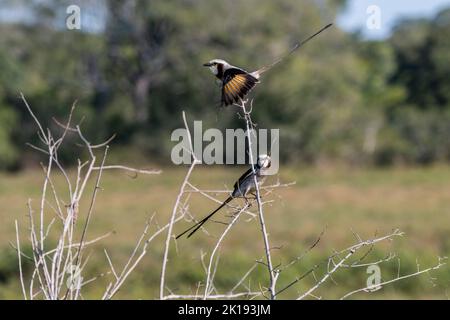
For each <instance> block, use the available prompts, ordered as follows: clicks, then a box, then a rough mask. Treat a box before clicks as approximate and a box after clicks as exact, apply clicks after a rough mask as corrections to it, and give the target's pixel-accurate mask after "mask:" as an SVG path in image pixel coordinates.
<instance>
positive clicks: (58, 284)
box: [16, 95, 170, 300]
mask: <svg viewBox="0 0 450 320" xmlns="http://www.w3.org/2000/svg"><path fill="white" fill-rule="evenodd" d="M21 97H22V100H23V102H24V103H25V106H26V107H27V110H28V112H29V114H30V115H31V116H32V118H33V119H34V121H35V123H36V125H37V128H38V133H37V134H38V137H39V139H40V145H39V146H35V145H31V144H29V146H30V147H32V148H33V149H35V150H37V151H39V152H42V153H43V154H45V155H46V156H47V159H48V160H47V162H46V163H45V164H43V165H42V168H43V171H44V175H45V180H44V183H43V187H42V193H41V197H40V201H39V207H38V209H37V210H35V209H34V207H33V205H32V201H31V199H29V200H28V218H29V226H28V227H29V232H30V234H29V240H30V243H31V247H32V250H33V254H32V257H28V256H26V255H24V254H23V252H22V251H21V246H20V240H19V238H20V237H19V226H18V222H17V220H16V249H17V253H18V257H19V270H20V283H21V287H22V292H23V296H24V298H25V299H30V300H33V299H36V298H43V299H52V300H56V299H79V298H82V289H83V286H85V285H86V284H87V283H90V282H92V281H93V280H95V279H96V278H98V277H94V278H92V279H89V280H87V281H84V280H83V279H84V278H85V277H84V276H83V274H84V269H85V267H86V264H87V262H88V258H89V256H86V254H85V249H86V247H87V246H89V245H92V244H94V243H96V242H98V241H100V240H102V239H103V238H105V237H107V236H109V235H110V234H111V233H108V234H105V235H103V236H100V237H98V238H96V239H93V240H87V233H88V228H89V225H90V223H91V220H92V216H93V213H94V207H95V203H96V197H97V194H98V191H99V190H100V183H101V178H102V173H103V172H104V171H105V170H115V169H120V170H125V171H130V172H133V173H135V174H147V175H154V174H159V173H160V171H159V170H144V169H135V168H130V167H126V166H122V165H105V162H106V158H107V154H108V148H109V147H108V144H109V142H110V141H111V140H112V139H108V140H107V141H105V142H104V143H101V144H97V145H93V144H91V143H90V142H89V141H88V140H87V138H86V137H85V136H84V135H83V133H82V130H81V127H80V125H73V124H72V115H73V111H74V109H75V104H74V105H73V106H72V108H71V111H70V114H69V117H68V120H67V123H66V124H61V123H59V122H58V121H56V120H55V122H56V123H57V124H58V125H59V126H60V127H61V129H62V133H61V135H60V136H56V135H55V134H54V133H53V132H51V130H50V129H46V130H45V129H44V128H43V126H42V125H41V122H40V121H39V120H38V118H37V117H36V115H35V114H34V113H33V111H32V109H31V107H30V106H29V105H28V103H27V101H26V99H25V97H24V96H23V95H22V96H21ZM69 134H72V135H75V136H76V137H77V138H78V139H79V140H80V141H81V144H82V145H83V146H84V148H85V149H86V150H87V151H88V154H89V159H87V160H86V161H81V160H78V166H77V168H76V177H75V178H74V179H71V178H70V175H69V173H68V171H67V170H66V168H64V166H63V165H62V164H61V162H60V160H59V157H58V151H59V148H60V147H61V146H62V145H63V143H64V142H65V138H66V137H67V136H68V135H69ZM98 151H100V152H102V156H101V157H100V158H98V156H97V155H96V153H97V152H98ZM56 174H60V175H62V176H63V177H64V181H65V185H66V187H67V190H68V191H67V193H64V192H63V191H62V190H63V189H64V188H56V187H55V184H54V183H53V178H54V176H55V175H56ZM92 180H93V181H95V186H94V188H93V190H90V191H89V190H88V189H89V187H88V183H89V181H92ZM84 198H85V199H89V198H90V200H89V207H88V211H87V213H86V219H85V223H84V225H83V227H82V231H81V234H77V233H76V230H77V229H76V225H77V224H78V223H79V220H78V219H77V218H78V216H79V215H80V212H79V208H80V201H81V200H82V199H84ZM150 226H151V220H150V221H149V222H148V224H147V226H146V228H145V230H144V232H143V234H142V236H141V237H140V239H139V241H138V243H137V245H136V248H135V250H134V252H133V253H132V255H131V257H130V258H129V261H128V262H127V264H126V265H125V266H124V267H123V269H122V270H121V272H120V273H118V272H116V269H115V268H114V267H113V265H112V262H111V259H110V258H109V256H108V254H107V252H106V250H105V254H106V256H107V259H108V261H109V263H110V267H111V270H110V271H108V272H106V273H112V274H113V275H114V278H115V281H114V282H112V283H110V284H109V285H108V287H107V288H106V290H105V293H104V295H103V298H104V299H110V298H112V297H113V296H114V294H115V293H116V292H117V291H118V290H119V289H120V287H121V286H122V285H123V283H124V281H125V279H126V278H127V277H128V275H129V274H130V273H131V272H132V271H133V270H134V268H135V267H136V265H137V264H138V263H139V261H140V260H141V259H142V258H143V256H144V255H145V253H146V250H147V246H148V245H149V243H150V242H151V241H152V240H153V239H154V238H155V237H156V236H158V235H159V234H161V233H162V232H164V231H165V230H166V229H167V228H168V227H169V226H170V225H169V224H168V225H166V226H164V227H162V228H158V229H157V230H156V231H153V232H152V233H149V228H150ZM51 232H52V234H56V235H57V237H56V246H54V247H52V245H51V242H50V241H49V235H50V234H51ZM77 239H78V240H77ZM139 250H140V254H139V255H138V253H139ZM22 258H25V259H31V260H32V261H33V264H34V269H33V272H32V275H31V278H30V279H25V278H24V274H23V272H22Z"/></svg>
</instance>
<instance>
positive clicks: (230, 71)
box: [203, 23, 332, 106]
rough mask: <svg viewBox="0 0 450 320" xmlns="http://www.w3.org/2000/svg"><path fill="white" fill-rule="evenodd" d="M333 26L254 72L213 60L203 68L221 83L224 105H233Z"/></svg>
mask: <svg viewBox="0 0 450 320" xmlns="http://www.w3.org/2000/svg"><path fill="white" fill-rule="evenodd" d="M331 26H332V24H331V23H330V24H328V25H326V26H325V27H323V28H322V29H320V30H319V31H318V32H316V33H315V34H313V35H312V36H310V37H308V38H307V39H305V40H303V41H302V42H299V43H297V44H296V45H295V46H294V47H293V48H292V49H291V50H290V51H289V52H288V53H287V54H285V55H284V56H283V57H281V58H279V59H277V60H275V61H274V62H272V63H271V64H269V65H267V66H264V67H262V68H260V69H258V70H256V71H253V72H247V71H245V70H244V69H241V68H239V67H235V66H233V65H231V64H229V63H228V62H226V61H225V60H222V59H213V60H211V61H209V62H207V63H205V64H203V66H205V67H209V69H210V70H211V72H212V73H213V74H214V75H215V76H216V77H217V78H218V79H219V80H220V81H221V85H222V99H221V102H222V105H224V106H228V105H231V104H233V103H238V102H239V101H240V100H241V99H244V97H245V96H246V95H247V94H248V93H249V92H250V90H252V89H253V87H254V86H255V85H256V84H257V83H258V82H259V78H260V76H261V74H263V73H264V72H266V71H267V70H269V69H271V68H272V67H273V66H275V65H276V64H278V63H279V62H281V61H282V60H283V59H284V58H286V57H288V56H289V55H291V54H292V53H293V52H294V51H295V50H297V49H298V48H300V47H301V46H303V45H304V44H305V43H307V42H308V41H309V40H311V39H312V38H314V37H315V36H317V35H318V34H319V33H321V32H322V31H324V30H325V29H327V28H329V27H331Z"/></svg>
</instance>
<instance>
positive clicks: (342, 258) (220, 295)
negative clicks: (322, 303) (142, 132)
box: [160, 101, 445, 300]
mask: <svg viewBox="0 0 450 320" xmlns="http://www.w3.org/2000/svg"><path fill="white" fill-rule="evenodd" d="M237 106H238V107H239V108H240V109H241V110H242V112H243V115H241V118H242V119H243V120H244V121H245V124H246V127H247V133H248V137H247V138H248V142H249V143H251V141H252V140H251V138H250V132H251V131H250V130H249V129H251V128H252V127H253V121H252V118H251V113H252V104H251V103H250V106H249V108H247V101H241V104H239V105H237ZM183 120H184V123H185V127H186V129H187V130H188V132H189V127H188V124H187V121H186V116H185V114H184V112H183ZM189 136H190V132H189ZM190 143H191V146H190V153H191V155H192V158H193V162H192V165H191V166H190V168H189V170H188V172H187V174H186V177H185V179H184V182H183V184H182V187H181V189H180V192H179V194H178V197H177V200H176V203H175V206H174V210H173V212H172V216H171V222H170V224H173V222H175V220H176V219H177V217H178V218H179V217H181V216H184V217H185V218H186V219H187V220H188V221H191V220H193V219H192V217H191V215H190V214H186V211H183V210H180V207H181V205H180V204H181V203H183V199H184V200H185V201H186V202H187V201H188V200H189V195H190V194H191V193H198V194H200V195H202V196H204V197H205V198H207V199H209V200H213V201H215V202H217V203H222V202H221V201H220V200H219V199H216V198H215V197H214V196H213V194H217V193H228V194H229V193H230V192H231V190H202V189H201V188H199V187H197V186H194V185H193V184H192V183H191V182H190V181H189V178H190V176H191V174H192V171H193V169H194V167H195V166H196V165H197V164H198V163H199V161H198V159H196V157H195V154H194V152H193V145H192V141H190ZM248 149H249V150H251V149H252V147H251V145H249V146H248ZM249 157H250V161H251V162H252V163H253V159H252V154H251V152H249ZM255 183H256V181H255ZM294 183H295V182H291V183H284V184H283V183H280V182H277V183H276V184H274V185H270V186H262V187H259V186H258V184H257V183H256V185H257V190H256V203H257V213H256V214H255V213H253V212H252V211H251V210H250V207H249V205H248V204H246V205H244V206H243V207H232V206H231V205H228V206H229V207H231V208H232V209H233V210H235V214H234V215H233V217H232V219H231V221H230V222H229V224H228V225H227V227H226V228H225V229H224V231H223V232H222V234H221V235H219V236H218V237H217V241H216V243H215V245H214V246H213V249H212V251H211V253H210V254H209V259H208V263H205V261H204V260H205V259H204V258H205V256H206V254H204V253H202V254H201V257H202V264H203V266H204V269H205V280H204V283H203V286H204V291H203V293H200V292H199V290H200V285H197V290H196V293H195V294H192V293H186V294H183V293H178V294H177V293H174V292H172V290H170V288H166V287H165V276H166V271H167V261H168V252H169V247H170V243H171V240H172V238H173V235H172V234H171V230H172V228H170V227H169V232H168V234H167V239H166V247H165V254H164V260H163V271H162V275H161V283H160V299H204V300H206V299H237V298H248V299H254V298H257V297H265V298H267V299H271V300H274V299H276V298H278V297H279V295H280V294H282V293H284V292H285V291H286V290H288V289H292V288H293V287H294V286H295V285H296V284H298V283H299V282H301V281H302V280H303V279H305V278H306V277H308V276H311V275H312V276H314V279H316V281H315V284H314V285H313V286H312V287H310V288H309V289H308V290H306V291H305V292H304V293H301V294H299V295H298V299H305V298H311V297H313V298H320V297H317V296H315V295H314V292H315V291H316V290H317V289H318V288H319V287H321V286H322V285H323V284H324V283H326V282H327V281H330V280H332V276H333V274H335V273H336V272H337V271H338V270H341V269H347V271H348V272H352V268H358V267H367V266H369V265H380V264H382V263H384V262H388V261H390V260H391V259H392V258H393V255H388V256H387V257H386V258H384V259H379V260H377V261H373V262H370V263H362V260H363V259H365V258H367V256H368V255H369V254H370V252H371V251H372V249H373V248H374V246H375V245H377V244H379V243H381V242H389V241H393V240H395V238H398V237H401V236H403V233H402V232H401V231H399V230H398V229H396V230H393V231H392V232H391V233H389V234H386V235H384V236H378V237H374V238H371V239H366V240H363V239H362V238H361V237H360V236H359V235H358V234H356V233H354V235H355V237H356V238H357V242H356V243H355V244H353V245H351V246H349V247H348V248H345V249H343V250H340V251H336V252H334V253H333V254H332V255H330V256H329V257H328V258H326V259H325V260H324V261H323V263H321V264H317V265H315V266H314V267H312V268H311V269H310V270H308V271H307V272H305V273H304V274H302V275H300V276H298V277H297V278H295V279H292V280H291V281H290V282H288V284H287V285H284V286H283V287H281V288H279V287H278V279H279V277H280V275H281V274H282V272H283V271H285V270H286V269H287V268H291V267H292V266H294V265H296V264H297V263H298V262H299V261H301V260H302V259H304V258H305V257H306V255H307V254H308V253H309V252H310V251H311V250H313V249H314V248H315V247H316V245H317V244H318V243H319V241H320V240H321V237H322V236H323V234H324V232H325V230H324V231H323V232H322V233H321V234H320V236H319V237H318V239H317V240H316V241H315V242H314V243H313V244H312V245H311V246H310V247H309V248H308V249H307V250H306V252H304V253H303V254H301V255H300V256H297V257H295V258H294V259H292V261H291V262H289V263H287V264H286V265H279V266H274V265H273V263H272V260H273V259H272V250H273V249H274V248H273V247H271V245H270V242H269V232H268V230H267V225H266V223H265V219H264V206H265V205H266V204H267V203H268V202H270V201H266V202H264V201H263V200H262V199H263V198H264V196H265V195H268V194H270V193H272V192H273V190H274V189H277V188H283V187H288V186H290V185H292V184H294ZM262 192H264V194H262ZM183 208H187V205H185V207H183ZM243 213H247V214H249V215H250V216H251V217H252V219H253V218H257V219H258V221H259V223H260V229H261V235H262V240H263V244H264V256H265V261H263V260H257V261H255V264H254V265H253V266H252V267H251V268H250V269H249V270H248V271H247V272H245V273H244V274H243V276H242V277H241V278H240V279H236V285H235V286H233V287H232V288H230V290H229V291H228V292H218V290H217V289H216V287H215V285H214V278H215V276H216V274H217V272H218V270H217V269H218V257H217V255H218V252H219V250H220V248H221V246H222V245H223V240H224V238H225V237H226V236H227V234H228V233H229V232H230V230H231V229H232V228H233V226H234V225H235V223H236V222H237V221H238V220H239V218H240V216H241V214H243ZM202 228H203V227H202ZM365 248H368V250H367V251H366V252H365V253H364V254H363V256H362V257H361V258H358V259H357V260H356V261H353V262H349V261H350V259H351V258H352V257H353V256H355V254H356V253H357V252H362V251H363V250H364V249H365ZM324 264H325V265H326V266H327V271H326V272H325V274H323V275H322V276H319V277H318V276H317V275H316V271H317V269H318V268H319V267H320V266H322V265H324ZM444 264H445V258H439V259H438V261H437V263H436V265H434V266H431V267H428V268H425V269H420V268H419V267H418V269H417V271H416V272H414V273H411V274H407V275H403V276H401V275H400V273H399V274H397V276H395V277H394V278H393V279H391V280H388V281H384V282H380V283H378V284H377V287H376V288H374V287H372V286H370V285H368V286H366V287H364V288H360V289H356V290H354V291H351V292H349V293H347V294H345V295H344V296H342V299H346V298H348V297H349V296H351V295H353V294H356V293H358V292H371V291H373V290H374V289H379V288H381V287H383V286H385V285H387V284H391V283H394V282H397V281H400V280H403V279H407V278H411V277H415V276H419V275H421V274H424V273H428V272H430V271H432V270H437V269H439V268H441V267H442V266H443V265H444ZM258 265H263V266H264V267H265V268H266V269H267V272H268V277H267V285H265V284H259V288H258V289H256V290H255V289H254V288H251V287H249V286H243V283H244V281H245V280H246V279H247V278H248V277H249V276H250V274H251V273H252V272H253V271H254V270H255V269H256V267H257V266H258ZM240 287H244V289H245V290H243V291H237V289H239V288H240ZM166 291H169V294H166Z"/></svg>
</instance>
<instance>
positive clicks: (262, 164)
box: [257, 154, 272, 169]
mask: <svg viewBox="0 0 450 320" xmlns="http://www.w3.org/2000/svg"><path fill="white" fill-rule="evenodd" d="M271 164H272V161H271V160H270V156H268V155H267V154H261V155H259V157H258V164H257V165H258V167H259V168H261V169H268V168H270V165H271Z"/></svg>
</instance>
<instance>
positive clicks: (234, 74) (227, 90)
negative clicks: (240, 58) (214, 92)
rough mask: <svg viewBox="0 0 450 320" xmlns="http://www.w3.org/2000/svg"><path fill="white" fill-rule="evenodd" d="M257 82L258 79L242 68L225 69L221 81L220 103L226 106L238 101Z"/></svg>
mask: <svg viewBox="0 0 450 320" xmlns="http://www.w3.org/2000/svg"><path fill="white" fill-rule="evenodd" d="M258 82H259V81H258V79H256V78H255V77H254V76H252V75H251V74H249V73H248V72H246V71H244V70H242V69H239V68H231V69H228V70H226V71H225V72H224V75H223V82H222V104H223V105H225V106H228V105H230V104H233V103H237V102H239V99H243V98H244V97H245V96H246V95H247V93H249V91H250V90H251V89H253V87H254V86H255V85H256V84H257V83H258Z"/></svg>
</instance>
